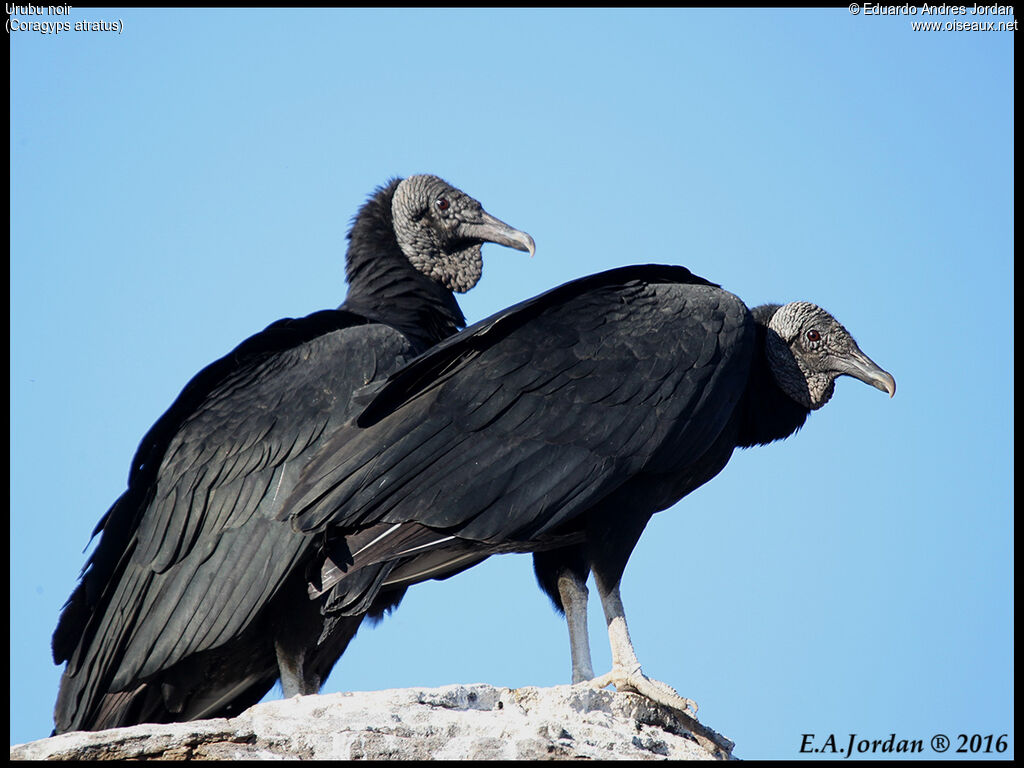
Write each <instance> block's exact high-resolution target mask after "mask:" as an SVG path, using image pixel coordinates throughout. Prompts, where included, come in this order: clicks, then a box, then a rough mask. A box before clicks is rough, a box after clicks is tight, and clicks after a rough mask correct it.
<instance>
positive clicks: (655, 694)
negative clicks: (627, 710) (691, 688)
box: [590, 666, 697, 717]
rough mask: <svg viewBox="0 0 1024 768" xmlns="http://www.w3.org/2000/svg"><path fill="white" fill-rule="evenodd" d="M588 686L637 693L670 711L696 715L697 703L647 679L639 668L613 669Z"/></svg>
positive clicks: (668, 687) (667, 686)
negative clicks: (608, 687) (612, 687)
mask: <svg viewBox="0 0 1024 768" xmlns="http://www.w3.org/2000/svg"><path fill="white" fill-rule="evenodd" d="M590 685H592V686H593V687H594V688H605V687H607V686H609V685H614V686H615V690H617V691H630V692H632V693H639V694H640V695H641V696H646V697H647V698H648V699H650V700H651V701H653V702H655V703H656V704H661V705H663V706H666V707H669V708H670V709H678V710H679V711H681V712H685V713H686V714H687V715H690V716H691V717H693V716H696V714H697V702H695V701H694V700H693V699H688V698H686V697H685V696H680V695H679V693H678V691H676V689H675V688H673V687H672V686H671V685H668V684H667V683H663V682H661V681H660V680H652V679H651V678H649V677H647V675H645V674H644V673H643V672H641V671H640V667H639V666H637V667H636V668H635V669H632V670H626V669H622V668H619V669H615V668H613V669H612V671H611V672H607V673H605V674H603V675H601V676H600V677H595V678H594V679H593V680H591V681H590Z"/></svg>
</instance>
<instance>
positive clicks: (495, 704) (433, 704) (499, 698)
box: [11, 684, 733, 760]
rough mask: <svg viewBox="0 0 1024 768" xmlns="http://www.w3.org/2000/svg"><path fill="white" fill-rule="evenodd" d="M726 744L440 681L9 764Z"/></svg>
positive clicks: (627, 699)
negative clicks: (436, 685) (437, 684)
mask: <svg viewBox="0 0 1024 768" xmlns="http://www.w3.org/2000/svg"><path fill="white" fill-rule="evenodd" d="M732 747H733V745H732V742H730V741H729V740H728V739H725V738H723V737H722V736H720V735H719V734H717V733H715V732H714V731H712V730H710V729H709V728H705V727H704V726H702V725H701V724H700V723H698V722H697V721H696V720H694V719H692V718H691V717H689V716H688V715H686V714H685V713H682V712H679V711H677V710H673V709H668V708H665V707H662V706H659V705H657V704H653V703H652V702H650V701H649V700H647V699H646V698H644V697H642V696H638V695H636V694H632V693H615V692H612V691H600V690H595V689H593V688H589V687H587V686H586V685H575V686H568V685H563V686H556V687H554V688H517V689H510V688H496V687H494V686H490V685H484V684H473V685H449V686H445V687H443V688H426V689H397V690H389V691H373V692H366V693H334V694H329V695H326V696H296V697H295V698H293V699H286V700H282V701H271V702H267V703H265V704H257V705H256V706H255V707H252V708H251V709H248V710H246V711H245V712H243V713H242V714H241V715H239V716H238V717H235V718H232V719H230V720H225V719H217V720H201V721H196V722H192V723H174V724H169V725H136V726H133V727H131V728H117V729H114V730H110V731H99V732H95V733H85V732H76V733H65V734H62V735H60V736H54V737H52V738H49V739H41V740H39V741H33V742H30V743H28V744H19V745H15V746H13V747H11V759H12V760H47V759H48V760H130V759H165V760H168V759H170V760H174V759H180V760H189V759H191V760H224V759H229V760H289V759H291V760H294V759H317V760H329V759H341V760H346V759H399V760H443V759H474V760H492V759H511V760H537V759H545V760H547V759H555V760H559V759H578V758H595V759H622V760H636V759H647V760H657V759H669V760H672V759H676V760H678V759H689V760H716V759H717V760H726V759H730V757H731V753H732Z"/></svg>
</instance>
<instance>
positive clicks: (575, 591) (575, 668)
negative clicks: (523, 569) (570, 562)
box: [558, 572, 594, 683]
mask: <svg viewBox="0 0 1024 768" xmlns="http://www.w3.org/2000/svg"><path fill="white" fill-rule="evenodd" d="M558 594H559V596H560V597H561V598H562V608H563V609H564V610H565V622H566V624H568V625H569V653H570V654H571V656H572V681H573V683H582V682H584V681H586V680H590V679H592V678H593V677H594V665H593V663H592V662H591V661H590V637H589V635H588V634H587V585H586V583H585V582H582V581H580V580H579V578H578V577H577V576H576V575H575V574H573V573H569V572H566V573H564V574H562V575H561V576H559V577H558Z"/></svg>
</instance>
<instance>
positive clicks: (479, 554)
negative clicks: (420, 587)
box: [279, 265, 896, 709]
mask: <svg viewBox="0 0 1024 768" xmlns="http://www.w3.org/2000/svg"><path fill="white" fill-rule="evenodd" d="M842 375H848V376H853V377H855V378H857V379H860V380H861V381H863V382H866V383H868V384H870V385H872V386H874V387H877V388H879V389H881V390H884V391H886V392H888V393H889V394H890V396H891V395H893V394H894V393H895V387H896V384H895V380H894V379H893V377H892V376H891V375H889V374H888V373H886V372H885V371H883V370H882V369H881V368H879V367H878V366H877V365H876V364H875V363H873V362H872V361H871V360H870V359H869V358H868V357H867V356H866V355H864V353H863V352H861V351H860V349H859V348H858V346H857V344H856V343H855V342H854V340H853V338H852V337H851V336H850V334H849V333H847V331H846V330H845V329H844V328H843V326H841V325H840V324H839V323H838V322H837V321H836V320H835V319H834V318H833V317H832V316H831V315H829V314H828V313H827V312H825V311H824V310H822V309H820V308H819V307H817V306H815V305H814V304H810V303H807V302H795V303H791V304H786V305H783V306H779V305H775V304H772V305H765V306H760V307H757V308H756V309H753V310H750V309H748V308H747V307H746V306H745V305H744V304H743V302H742V301H740V299H738V298H737V297H736V296H734V295H733V294H731V293H729V292H727V291H725V290H723V289H722V288H720V287H719V286H717V285H715V284H713V283H710V282H708V281H707V280H704V279H703V278H699V277H696V276H694V275H693V274H691V273H690V272H689V271H688V270H686V269H684V268H682V267H675V266H660V265H642V266H632V267H623V268H619V269H614V270H611V271H608V272H603V273H600V274H596V275H592V276H590V277H585V278H582V279H580V280H576V281H573V282H570V283H567V284H565V285H563V286H561V287H559V288H556V289H554V290H552V291H549V292H547V293H544V294H542V295H540V296H538V297H536V298H533V299H530V300H528V301H525V302H522V303H520V304H517V305H516V306H513V307H511V308H509V309H506V310H504V311H502V312H500V313H498V314H496V315H494V316H493V317H491V318H489V319H487V320H484V321H482V322H480V323H477V324H476V325H474V326H472V327H470V328H467V329H466V330H465V331H463V332H461V333H459V334H458V335H456V336H453V337H451V338H449V339H447V340H445V341H443V342H441V343H440V344H439V345H437V346H436V347H434V348H433V349H431V350H430V351H428V352H427V353H425V354H423V355H421V356H420V357H418V358H417V359H416V360H414V361H413V362H412V363H410V364H409V365H407V366H406V367H404V368H403V369H401V370H400V371H398V372H396V373H394V374H392V375H391V376H390V377H389V378H388V379H386V380H385V381H382V382H381V383H380V384H378V385H374V387H373V388H372V389H373V391H372V392H367V393H366V400H367V405H366V407H365V408H364V409H363V410H362V411H361V412H360V414H359V415H358V416H357V417H356V419H355V420H354V422H353V424H351V425H349V426H347V427H345V428H343V429H342V430H339V432H338V433H337V435H335V436H334V437H332V438H331V439H329V440H327V441H325V442H324V443H323V444H322V446H320V447H319V448H318V453H317V456H316V457H314V458H313V459H312V460H311V462H310V464H309V466H308V468H307V471H306V472H305V474H304V475H303V477H302V478H301V479H300V481H299V482H298V483H297V484H296V487H295V489H294V491H293V497H292V498H291V499H289V501H288V502H287V503H286V504H285V505H283V506H282V507H281V508H280V513H279V514H280V515H281V516H282V519H284V518H289V517H290V518H291V521H292V525H293V526H294V527H295V529H296V530H297V531H303V532H306V533H314V532H322V533H323V534H324V535H325V537H326V538H325V545H326V548H327V549H326V552H327V555H328V556H327V558H326V559H325V561H324V568H323V570H322V571H321V573H320V574H319V581H318V583H315V584H314V585H312V586H313V590H314V592H315V593H326V594H327V596H328V602H327V604H326V607H327V610H328V611H329V612H330V613H331V615H332V616H335V617H337V620H339V621H340V620H342V617H345V616H347V615H353V614H354V615H358V614H359V613H360V612H361V611H364V610H366V607H367V606H368V605H372V604H373V602H374V601H375V600H380V599H381V596H386V595H387V594H388V591H389V590H397V591H401V590H404V589H406V588H407V587H408V586H409V585H410V584H414V583H416V582H418V581H422V580H424V579H427V578H445V577H447V576H449V575H451V574H453V573H456V572H458V571H461V570H464V569H465V568H468V567H470V566H472V565H474V564H476V563H479V562H480V561H481V560H483V559H484V558H486V557H488V556H489V555H492V554H495V553H500V552H533V553H535V554H534V559H535V562H534V566H535V572H536V575H537V577H538V581H539V583H540V585H541V587H542V589H543V590H544V591H545V592H546V593H547V594H548V595H549V596H550V598H551V599H552V600H553V601H554V603H555V605H556V606H557V607H558V608H560V609H562V610H564V611H565V613H566V618H567V621H568V624H569V633H570V647H571V652H572V662H573V680H574V682H579V681H582V680H589V679H592V678H594V673H593V669H592V665H591V661H590V650H589V645H588V641H587V637H586V597H587V589H586V586H585V584H586V579H587V576H588V574H589V572H591V571H593V573H594V577H595V582H596V584H597V589H598V593H599V595H600V598H601V602H602V606H603V608H604V612H605V618H606V621H607V626H608V632H609V638H610V642H611V649H612V659H613V668H612V671H611V672H610V673H608V674H606V675H603V676H601V677H599V678H596V679H594V680H593V684H595V685H598V686H602V687H603V686H604V685H608V684H612V683H614V684H615V685H616V687H618V688H620V689H627V690H629V689H631V690H634V691H638V692H640V693H643V694H646V695H648V696H650V697H651V698H654V699H657V700H659V701H662V702H663V703H666V704H668V705H670V706H675V707H677V708H681V709H682V708H688V707H693V708H695V705H694V704H693V702H691V701H690V700H688V699H684V698H682V697H680V696H678V694H676V693H675V691H674V690H672V689H671V688H669V687H668V686H666V685H664V684H663V683H659V682H658V681H654V680H650V679H648V678H647V677H645V676H644V675H643V674H642V672H641V669H640V664H639V662H638V661H637V657H636V654H635V653H634V651H633V647H632V644H631V642H630V640H629V634H628V631H627V627H626V621H625V615H624V612H623V608H622V603H621V600H620V597H619V581H620V578H621V576H622V573H623V570H624V568H625V565H626V561H627V560H628V558H629V555H630V553H631V552H632V550H633V547H634V546H635V544H636V542H637V541H638V539H639V537H640V534H641V533H642V532H643V530H644V527H645V526H646V525H647V522H648V520H649V519H650V517H651V515H653V514H654V513H655V512H657V511H659V510H663V509H666V508H667V507H669V506H671V505H672V504H674V503H675V502H676V501H678V500H679V499H681V498H682V497H684V496H686V495H687V494H688V493H690V492H691V491H692V490H694V489H695V488H697V487H699V486H700V485H702V484H703V483H706V482H707V481H708V480H710V479H711V478H712V477H714V476H715V475H716V474H718V473H719V472H720V471H721V470H722V468H723V467H724V466H725V464H726V463H727V462H728V460H729V457H730V456H731V454H732V452H733V450H734V449H736V448H738V447H739V448H745V447H750V446H755V445H763V444H767V443H770V442H772V441H774V440H779V439H782V438H785V437H787V436H789V435H791V434H793V433H794V432H795V431H797V430H798V429H799V428H800V427H801V426H802V425H803V424H804V421H805V419H806V418H807V416H808V414H809V412H810V411H811V410H814V409H817V408H820V407H822V406H823V405H824V404H825V403H826V402H827V401H828V400H829V398H830V397H831V396H832V393H833V387H834V384H835V379H836V378H837V377H838V376H842Z"/></svg>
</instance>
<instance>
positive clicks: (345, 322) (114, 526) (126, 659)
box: [53, 175, 534, 732]
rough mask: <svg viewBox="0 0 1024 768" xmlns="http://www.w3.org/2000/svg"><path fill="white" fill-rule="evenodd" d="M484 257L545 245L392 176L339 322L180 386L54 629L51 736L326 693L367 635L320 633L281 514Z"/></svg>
mask: <svg viewBox="0 0 1024 768" xmlns="http://www.w3.org/2000/svg"><path fill="white" fill-rule="evenodd" d="M484 242H495V243H500V244H503V245H508V246H511V247H513V248H517V249H519V250H524V251H526V250H528V251H530V252H531V253H532V252H533V250H534V244H533V240H532V239H531V238H530V237H529V235H526V234H525V233H522V232H519V231H517V230H515V229H512V228H511V227H509V226H508V225H506V224H504V223H502V222H501V221H499V220H498V219H495V218H494V217H492V216H490V215H489V214H487V213H486V212H485V211H484V210H483V208H482V207H481V206H480V204H479V203H478V202H477V201H476V200H474V199H473V198H471V197H469V196H468V195H466V194H464V193H463V192H461V191H459V190H458V189H455V188H454V187H452V186H451V185H449V184H447V183H446V182H445V181H443V180H441V179H439V178H437V177H435V176H426V175H422V176H412V177H410V178H408V179H405V180H402V179H395V180H393V181H392V182H390V183H389V184H388V185H386V186H385V187H382V188H380V189H378V190H377V191H376V193H375V194H374V195H373V196H372V197H371V198H370V199H369V200H368V202H367V203H366V204H365V205H364V206H363V207H362V208H361V209H360V211H359V213H358V214H357V216H356V217H355V218H354V220H353V224H352V228H351V231H350V232H349V248H348V253H347V265H346V267H347V269H346V272H347V277H348V283H349V290H348V296H347V298H346V301H345V303H344V304H343V305H342V306H341V307H340V308H339V309H336V310H324V311H320V312H316V313H314V314H311V315H309V316H307V317H303V318H296V319H284V320H280V321H278V322H276V323H274V324H272V325H270V326H269V327H268V328H266V329H265V330H263V331H261V332H260V333H257V334H256V335H254V336H252V337H251V338H249V339H247V340H246V341H244V342H242V343H241V344H240V345H239V346H238V347H236V348H235V349H234V350H233V351H231V352H230V353H229V354H227V355H225V356H224V357H223V358H221V359H220V360H217V361H216V362H214V363H212V364H211V365H209V366H207V367H206V368H204V369H203V370H202V371H200V372H199V373H198V374H197V375H196V376H195V377H194V378H193V379H192V380H191V381H190V382H189V383H188V384H187V385H186V387H185V388H184V390H183V391H182V392H181V394H180V395H179V396H178V398H177V400H175V402H174V403H173V404H172V405H171V407H170V408H169V409H168V410H167V412H166V413H164V415H163V416H161V417H160V419H159V420H158V421H157V422H156V424H155V425H154V426H153V427H152V428H151V429H150V430H149V432H148V433H147V434H146V436H145V437H144V438H143V440H142V443H141V444H140V446H139V448H138V451H137V453H136V455H135V458H134V459H133V461H132V464H131V470H130V474H129V478H128V487H127V490H126V491H125V492H124V493H123V494H122V496H121V497H120V498H119V499H118V500H117V501H116V502H115V503H114V505H113V506H112V507H111V508H110V510H109V511H108V512H107V513H106V515H104V517H103V519H102V520H100V523H99V524H98V525H97V527H96V530H95V531H94V534H93V535H94V536H95V535H96V534H101V537H100V540H99V542H98V545H97V547H96V549H95V551H94V552H93V553H92V555H91V556H90V557H89V559H88V561H87V563H86V566H85V568H84V569H83V573H82V576H81V581H80V583H79V584H78V586H77V588H76V589H75V590H74V592H73V593H72V595H71V597H70V598H69V600H68V602H67V604H66V605H65V607H64V610H63V612H62V614H61V617H60V621H59V623H58V625H57V628H56V631H55V632H54V635H53V656H54V661H55V662H56V663H58V664H59V663H61V662H63V661H67V667H66V668H65V670H64V674H63V676H62V678H61V687H60V691H59V693H58V698H57V704H56V708H55V714H54V719H55V723H56V731H57V732H64V731H69V730H96V729H101V728H108V727H115V726H122V725H130V724H134V723H138V722H161V721H175V720H190V719H195V718H199V717H210V716H222V715H229V714H232V713H237V712H239V711H241V709H243V708H245V707H246V706H249V705H250V704H253V703H255V702H256V701H258V700H259V699H260V698H261V697H262V696H263V695H264V694H265V693H266V692H267V691H268V690H269V689H270V687H271V686H272V685H273V684H274V682H275V680H276V679H277V678H278V677H279V676H280V677H281V680H282V685H283V687H284V691H285V693H286V695H293V694H295V693H315V692H316V691H317V690H318V689H319V686H320V683H321V681H322V680H323V679H324V678H325V677H326V675H327V673H328V672H329V671H330V669H331V667H332V666H333V664H334V662H335V661H336V660H337V658H338V656H339V655H340V654H341V652H342V651H343V650H344V647H345V645H346V644H347V643H348V641H349V639H351V637H352V635H353V634H354V633H355V630H356V628H357V627H358V623H359V620H358V619H352V620H350V621H349V622H347V623H346V624H344V625H338V624H332V628H333V629H334V630H335V633H334V635H333V636H331V637H329V638H328V637H326V635H325V634H324V627H323V626H322V624H323V622H322V618H321V616H320V608H319V604H318V603H317V602H313V601H310V600H309V599H308V598H307V597H306V594H307V589H306V583H307V581H308V575H307V572H310V571H318V570H319V568H320V565H319V562H318V560H317V558H318V557H319V556H320V552H321V551H322V546H323V542H322V538H323V537H317V536H308V535H304V534H299V533H296V532H295V531H293V530H292V528H291V526H289V525H287V524H282V523H280V522H278V521H277V519H276V518H277V517H279V515H280V513H281V511H282V510H281V508H280V505H281V503H282V502H283V501H284V499H285V498H286V496H287V495H288V494H289V492H290V490H291V487H292V485H293V484H294V483H295V482H296V479H297V477H299V475H300V474H301V472H302V469H303V467H304V465H305V463H306V462H307V461H308V459H309V457H310V456H311V455H313V452H314V451H315V449H316V447H317V446H318V445H319V444H320V443H321V442H323V441H324V440H326V439H328V438H329V437H330V436H331V435H332V434H333V433H334V432H335V431H336V430H337V429H338V428H339V426H340V425H341V424H343V423H344V422H345V421H346V420H347V419H348V418H349V417H350V415H351V413H352V412H353V409H354V407H355V406H354V399H353V395H354V394H355V393H356V392H357V391H358V390H359V389H360V388H362V387H364V386H365V385H367V384H368V383H370V382H372V381H374V380H376V379H379V378H381V377H383V376H386V375H387V374H388V373H391V372H392V371H394V370H396V369H397V368H398V367H399V366H400V365H401V364H403V363H404V362H406V361H408V360H409V359H411V358H412V357H413V356H414V355H416V354H417V353H420V352H422V351H423V350H425V349H426V348H427V347H429V346H430V345H431V344H435V343H437V342H438V341H440V340H441V339H443V338H445V337H447V336H450V335H451V334H453V333H455V332H456V331H457V330H458V329H459V328H460V327H462V326H463V325H465V320H464V318H463V315H462V312H461V311H460V309H459V306H458V303H457V302H456V301H455V297H454V295H453V291H457V292H461V291H465V290H468V289H469V288H471V287H472V286H473V285H474V284H475V283H476V281H477V280H478V279H479V277H480V272H481V268H482V267H481V265H482V262H481V254H480V249H481V245H482V243H484ZM359 618H360V619H361V617H359ZM321 637H323V642H320V640H321Z"/></svg>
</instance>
